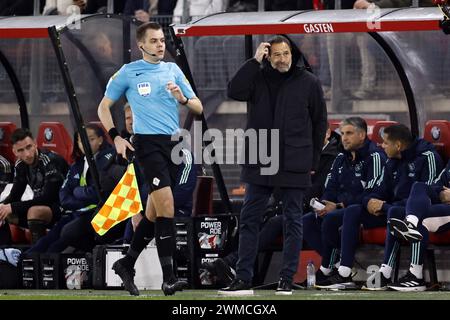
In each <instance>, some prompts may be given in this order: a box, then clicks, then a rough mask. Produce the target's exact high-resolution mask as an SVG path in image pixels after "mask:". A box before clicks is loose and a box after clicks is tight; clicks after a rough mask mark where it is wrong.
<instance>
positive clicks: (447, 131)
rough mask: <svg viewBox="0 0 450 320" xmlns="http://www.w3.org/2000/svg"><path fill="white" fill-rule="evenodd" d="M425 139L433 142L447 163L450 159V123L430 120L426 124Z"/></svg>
mask: <svg viewBox="0 0 450 320" xmlns="http://www.w3.org/2000/svg"><path fill="white" fill-rule="evenodd" d="M424 139H425V140H427V141H429V142H431V143H432V144H433V145H434V146H435V147H436V150H437V151H438V152H439V154H440V155H441V157H442V159H443V160H444V162H445V163H447V161H448V160H449V159H450V121H447V120H429V121H427V123H426V124H425V130H424Z"/></svg>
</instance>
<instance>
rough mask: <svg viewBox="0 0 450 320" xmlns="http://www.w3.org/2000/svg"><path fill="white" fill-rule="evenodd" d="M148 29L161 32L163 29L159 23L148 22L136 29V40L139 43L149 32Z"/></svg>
mask: <svg viewBox="0 0 450 320" xmlns="http://www.w3.org/2000/svg"><path fill="white" fill-rule="evenodd" d="M148 29H152V30H161V29H162V27H161V25H160V24H159V23H158V22H154V21H150V22H146V23H144V24H141V25H140V26H139V27H138V28H137V29H136V40H137V41H143V40H144V37H145V33H146V32H147V30H148Z"/></svg>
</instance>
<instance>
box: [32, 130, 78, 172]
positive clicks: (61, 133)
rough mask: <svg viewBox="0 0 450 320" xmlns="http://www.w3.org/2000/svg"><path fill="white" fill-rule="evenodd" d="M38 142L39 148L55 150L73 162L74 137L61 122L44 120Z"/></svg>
mask: <svg viewBox="0 0 450 320" xmlns="http://www.w3.org/2000/svg"><path fill="white" fill-rule="evenodd" d="M37 144H38V147H39V148H43V149H47V150H51V151H54V152H56V153H58V154H59V155H61V156H62V157H63V158H64V159H66V161H67V162H68V163H69V164H71V163H72V158H71V155H72V149H73V142H72V137H71V136H70V135H69V133H68V132H67V130H66V128H64V126H63V124H62V123H60V122H42V123H41V124H40V126H39V129H38V134H37Z"/></svg>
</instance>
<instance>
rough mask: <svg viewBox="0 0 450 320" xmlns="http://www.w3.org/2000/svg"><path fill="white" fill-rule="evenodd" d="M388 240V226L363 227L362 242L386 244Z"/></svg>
mask: <svg viewBox="0 0 450 320" xmlns="http://www.w3.org/2000/svg"><path fill="white" fill-rule="evenodd" d="M385 240H386V227H379V228H372V229H361V242H362V243H363V244H376V245H380V246H384V241H385Z"/></svg>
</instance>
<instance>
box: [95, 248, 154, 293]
mask: <svg viewBox="0 0 450 320" xmlns="http://www.w3.org/2000/svg"><path fill="white" fill-rule="evenodd" d="M127 251H128V246H123V245H107V246H104V245H102V246H96V247H95V248H94V251H93V260H94V269H93V286H94V288H95V289H119V288H121V287H123V284H122V280H121V279H120V277H119V276H118V275H116V273H115V272H114V270H112V266H113V264H114V262H116V261H117V260H119V259H120V258H122V257H123V256H124V255H125V253H126V252H127ZM135 269H136V275H135V277H134V283H135V284H136V286H137V287H138V289H139V290H155V289H158V290H159V289H161V284H162V282H163V281H162V279H163V278H162V270H161V265H160V264H159V258H158V252H157V250H156V246H155V245H154V244H153V241H152V242H151V243H150V244H149V245H148V246H147V248H145V249H144V250H143V251H142V253H141V254H140V255H139V258H138V260H137V261H136V265H135Z"/></svg>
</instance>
